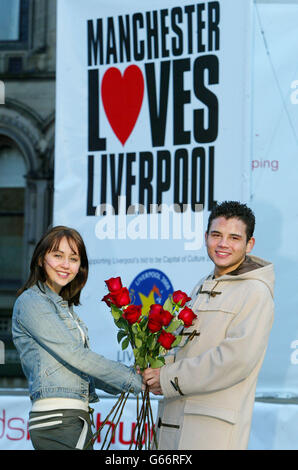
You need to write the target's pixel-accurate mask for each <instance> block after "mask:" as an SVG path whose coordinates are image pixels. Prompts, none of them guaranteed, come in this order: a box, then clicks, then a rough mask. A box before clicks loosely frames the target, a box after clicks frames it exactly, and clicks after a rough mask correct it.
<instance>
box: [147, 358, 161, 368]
mask: <svg viewBox="0 0 298 470" xmlns="http://www.w3.org/2000/svg"><path fill="white" fill-rule="evenodd" d="M148 359H149V363H150V366H151V367H152V369H157V368H158V367H162V366H163V365H164V364H165V360H164V358H163V357H159V358H155V359H153V358H152V357H149V358H148Z"/></svg>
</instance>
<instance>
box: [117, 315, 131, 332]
mask: <svg viewBox="0 0 298 470" xmlns="http://www.w3.org/2000/svg"><path fill="white" fill-rule="evenodd" d="M115 323H116V325H117V326H118V328H122V329H123V330H126V331H127V329H128V323H127V321H126V320H125V318H123V317H120V318H119V319H118V320H117V321H115Z"/></svg>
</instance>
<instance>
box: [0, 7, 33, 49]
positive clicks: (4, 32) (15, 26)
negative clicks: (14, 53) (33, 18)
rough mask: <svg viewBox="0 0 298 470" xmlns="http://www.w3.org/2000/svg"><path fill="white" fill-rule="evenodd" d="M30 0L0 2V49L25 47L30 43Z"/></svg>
mask: <svg viewBox="0 0 298 470" xmlns="http://www.w3.org/2000/svg"><path fill="white" fill-rule="evenodd" d="M28 18H29V0H0V47H1V48H6V47H7V46H12V47H13V48H16V47H23V46H24V45H25V43H26V42H27V41H28Z"/></svg>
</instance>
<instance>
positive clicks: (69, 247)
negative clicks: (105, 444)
mask: <svg viewBox="0 0 298 470" xmlns="http://www.w3.org/2000/svg"><path fill="white" fill-rule="evenodd" d="M87 276H88V259H87V255H86V249H85V245H84V242H83V240H82V238H81V236H80V234H79V233H78V232H77V231H76V230H74V229H71V228H68V227H63V226H58V227H54V228H52V229H51V230H49V231H48V232H47V233H46V234H45V235H44V236H43V237H42V239H41V240H40V242H39V243H38V244H37V246H36V248H35V251H34V253H33V256H32V261H31V266H30V276H29V279H28V281H27V282H26V284H25V285H24V287H23V288H22V289H20V291H19V292H18V298H17V300H16V302H15V305H14V309H13V319H12V334H13V340H14V344H15V346H16V348H17V350H18V352H19V354H20V358H21V363H22V367H23V370H24V373H25V375H26V377H27V379H28V385H29V392H30V398H31V402H32V409H31V412H30V415H29V433H30V437H31V441H32V444H33V447H34V448H35V449H37V450H48V449H50V450H59V449H61V450H67V449H68V450H70V449H84V448H85V447H86V445H87V444H88V443H89V442H90V438H91V436H92V430H91V421H90V416H89V403H92V402H95V401H98V397H97V395H96V394H95V388H99V389H102V390H105V391H106V392H108V393H112V394H117V393H120V392H121V391H123V390H125V391H126V390H131V391H133V392H134V393H135V394H137V393H139V392H140V391H141V388H142V379H141V376H140V375H138V374H136V373H135V371H134V370H133V369H132V368H129V367H127V366H125V365H123V364H121V363H118V362H115V361H111V360H108V359H106V358H105V357H103V356H100V355H99V354H97V353H95V352H93V351H91V350H90V349H89V344H88V333H87V328H86V327H85V325H84V324H83V322H82V321H81V320H80V318H79V317H78V316H77V315H76V313H75V312H74V311H73V305H79V303H80V293H81V290H82V288H83V286H84V285H85V283H86V281H87ZM88 448H89V449H92V444H91V445H89V447H88Z"/></svg>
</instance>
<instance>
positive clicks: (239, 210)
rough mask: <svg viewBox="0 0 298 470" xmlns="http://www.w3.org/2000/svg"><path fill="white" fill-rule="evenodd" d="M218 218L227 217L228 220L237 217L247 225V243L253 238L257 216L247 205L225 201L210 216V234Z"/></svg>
mask: <svg viewBox="0 0 298 470" xmlns="http://www.w3.org/2000/svg"><path fill="white" fill-rule="evenodd" d="M218 217H225V218H226V219H231V218H233V217H235V218H236V219H240V220H242V222H243V223H244V224H245V225H246V237H247V241H249V240H250V239H251V237H252V236H253V233H254V229H255V216H254V213H253V211H252V210H251V209H250V208H249V207H247V205H246V204H241V203H240V202H238V201H224V202H222V203H221V204H217V205H216V206H215V207H214V208H213V209H212V211H211V213H210V215H209V219H208V227H207V233H208V232H209V229H210V225H211V223H212V221H213V220H214V219H217V218H218Z"/></svg>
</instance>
